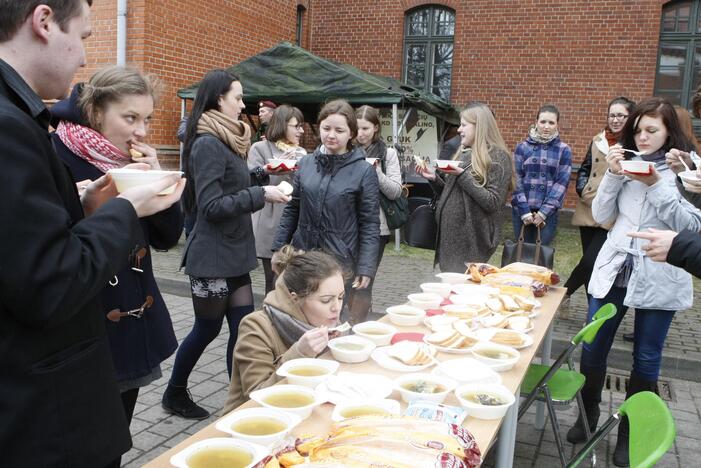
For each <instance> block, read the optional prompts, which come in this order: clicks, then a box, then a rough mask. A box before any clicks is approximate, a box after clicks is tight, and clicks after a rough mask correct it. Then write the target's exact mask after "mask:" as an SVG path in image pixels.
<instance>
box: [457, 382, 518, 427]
mask: <svg viewBox="0 0 701 468" xmlns="http://www.w3.org/2000/svg"><path fill="white" fill-rule="evenodd" d="M472 392H485V393H490V394H493V395H494V396H497V397H498V398H500V399H501V400H503V401H505V402H506V403H505V404H503V405H495V406H488V405H481V404H479V403H475V402H473V401H471V400H466V399H464V398H463V395H465V394H466V393H472ZM455 397H456V398H457V399H458V401H459V402H460V405H462V407H463V408H466V409H467V414H468V415H469V416H472V417H473V418H477V419H499V418H502V417H504V415H505V414H506V412H507V411H508V409H509V407H511V405H513V404H514V402H515V401H516V397H515V396H514V394H513V393H511V392H510V391H509V389H508V388H506V387H504V386H503V385H501V384H466V385H461V386H459V387H458V388H456V389H455Z"/></svg>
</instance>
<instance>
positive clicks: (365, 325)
mask: <svg viewBox="0 0 701 468" xmlns="http://www.w3.org/2000/svg"><path fill="white" fill-rule="evenodd" d="M353 333H355V334H356V335H358V336H360V337H362V338H365V339H367V340H370V341H372V342H373V343H375V345H377V346H387V345H388V344H389V343H390V341H392V336H393V335H394V334H395V333H397V329H396V328H394V327H393V326H392V325H388V324H386V323H382V322H375V321H368V322H362V323H358V324H356V325H353Z"/></svg>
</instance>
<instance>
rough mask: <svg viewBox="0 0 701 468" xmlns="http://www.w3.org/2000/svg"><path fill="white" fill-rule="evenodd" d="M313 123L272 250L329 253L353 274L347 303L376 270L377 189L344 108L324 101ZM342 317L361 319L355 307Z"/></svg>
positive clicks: (354, 123)
mask: <svg viewBox="0 0 701 468" xmlns="http://www.w3.org/2000/svg"><path fill="white" fill-rule="evenodd" d="M318 122H319V133H320V135H321V143H322V145H321V146H320V147H319V148H318V149H317V150H316V151H315V152H314V154H311V155H308V156H305V157H303V158H302V159H301V161H300V162H299V170H298V171H297V172H296V173H295V176H294V183H293V186H294V191H293V193H292V201H290V202H289V203H288V204H287V206H285V210H284V212H283V214H282V218H281V220H280V225H279V227H278V230H277V234H276V236H275V241H274V243H273V250H279V249H280V248H282V246H283V245H285V244H292V245H293V246H294V247H296V248H299V249H304V250H312V249H323V250H326V251H328V252H329V253H332V254H333V255H335V256H336V259H337V260H338V261H339V263H340V264H341V266H342V267H343V268H344V269H345V271H347V272H349V273H352V275H353V276H354V280H353V281H352V282H351V281H349V282H347V283H346V295H345V297H346V303H347V304H350V305H352V304H353V298H352V296H353V293H354V291H356V290H357V289H365V288H367V287H368V286H369V285H370V279H371V278H372V277H374V276H375V271H376V270H377V250H378V249H379V247H380V204H379V192H380V188H379V184H378V179H377V173H376V171H375V168H374V167H372V166H370V165H369V164H368V163H367V162H366V161H365V152H364V151H363V150H362V149H360V148H358V147H354V146H353V139H354V138H355V137H356V135H357V133H358V121H357V118H356V116H355V111H354V110H353V108H352V107H351V106H350V104H348V103H347V102H346V101H344V100H340V99H339V100H335V101H331V102H329V103H327V104H326V105H324V107H322V108H321V111H320V112H319V116H318ZM348 313H349V314H350V317H349V319H350V320H354V318H357V317H360V316H361V315H362V312H361V311H360V310H355V309H351V310H349V311H348ZM345 319H346V317H345V312H344V320H345Z"/></svg>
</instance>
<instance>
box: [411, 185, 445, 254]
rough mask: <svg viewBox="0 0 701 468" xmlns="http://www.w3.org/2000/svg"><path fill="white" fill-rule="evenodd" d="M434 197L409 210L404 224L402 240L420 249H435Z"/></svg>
mask: <svg viewBox="0 0 701 468" xmlns="http://www.w3.org/2000/svg"><path fill="white" fill-rule="evenodd" d="M435 211H436V199H435V198H434V199H433V200H431V202H430V203H428V204H426V205H421V206H419V207H418V208H416V209H415V210H414V211H412V212H411V214H410V215H409V220H408V221H407V223H406V224H405V225H404V241H405V242H406V243H407V244H408V245H410V246H412V247H418V248H421V249H431V250H435V249H436V235H437V234H438V225H437V224H436V213H435Z"/></svg>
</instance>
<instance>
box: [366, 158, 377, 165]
mask: <svg viewBox="0 0 701 468" xmlns="http://www.w3.org/2000/svg"><path fill="white" fill-rule="evenodd" d="M365 161H366V162H367V163H368V164H370V165H371V166H374V165H375V164H377V161H379V158H365Z"/></svg>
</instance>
